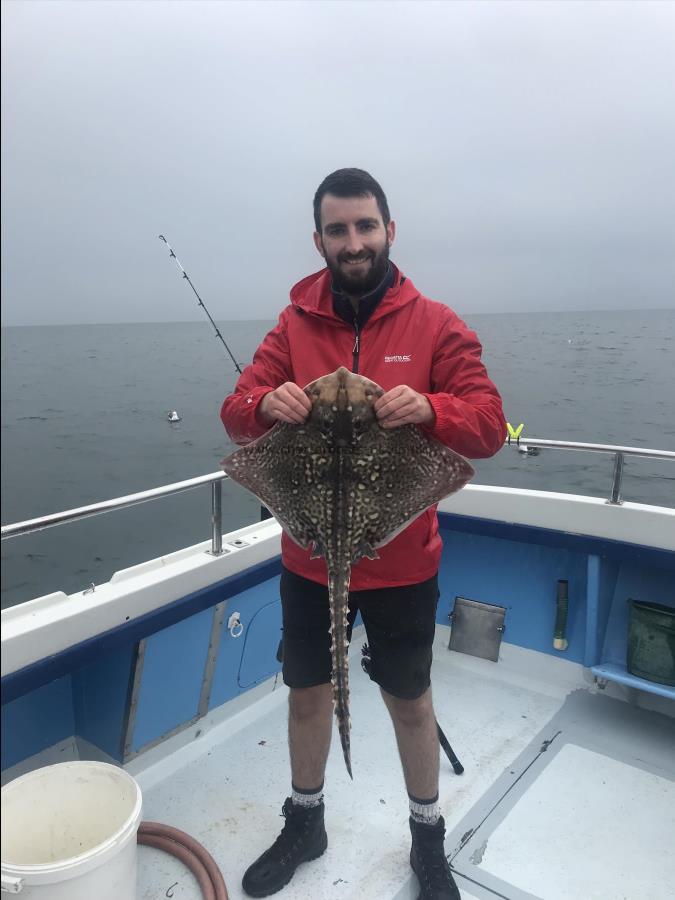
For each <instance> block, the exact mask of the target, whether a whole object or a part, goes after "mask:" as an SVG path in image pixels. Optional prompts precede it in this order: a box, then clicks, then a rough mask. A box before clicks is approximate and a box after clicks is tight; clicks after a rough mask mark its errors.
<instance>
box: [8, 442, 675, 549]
mask: <svg viewBox="0 0 675 900" xmlns="http://www.w3.org/2000/svg"><path fill="white" fill-rule="evenodd" d="M509 444H510V445H511V446H512V447H516V448H517V449H518V451H519V452H521V453H525V454H527V455H534V453H536V452H537V451H538V450H540V449H541V450H576V451H584V452H588V453H605V454H610V455H613V456H614V472H613V476H612V487H611V492H610V496H609V498H608V500H607V503H610V504H616V505H618V504H620V503H621V502H622V501H621V480H622V476H623V466H624V460H625V458H626V457H628V456H634V457H641V458H643V459H662V460H670V461H671V462H673V461H675V451H672V450H651V449H647V448H643V447H620V446H617V445H614V444H583V443H575V442H572V441H550V440H540V439H539V438H523V439H522V440H521V439H517V440H510V441H507V443H506V445H509ZM533 451H534V453H533ZM226 478H228V476H227V475H226V474H225V472H212V473H211V474H209V475H199V476H197V477H196V478H188V479H187V480H186V481H178V482H175V483H174V484H167V485H163V486H161V487H157V488H151V489H150V490H146V491H139V492H138V493H136V494H127V495H126V496H123V497H116V498H114V499H112V500H102V501H99V502H98V503H91V504H89V505H87V506H79V507H77V508H76V509H67V510H64V511H63V512H58V513H52V514H50V515H47V516H40V517H38V518H36V519H27V520H26V521H24V522H15V523H14V524H12V525H3V526H2V540H3V541H4V540H7V539H8V538H13V537H18V536H19V535H23V534H31V533H32V532H35V531H42V530H44V529H45V528H54V527H55V526H57V525H63V524H65V523H66V522H75V521H77V520H78V519H86V518H88V517H90V516H99V515H102V514H103V513H108V512H112V511H114V510H117V509H126V508H127V507H130V506H137V505H138V504H140V503H148V502H149V501H151V500H158V499H160V498H161V497H169V496H171V495H173V494H180V493H182V492H183V491H191V490H194V489H195V488H198V487H202V486H203V485H206V484H210V485H211V551H210V552H211V553H212V554H213V555H214V556H220V555H221V554H222V552H223V536H222V483H223V481H224V480H225V479H226Z"/></svg>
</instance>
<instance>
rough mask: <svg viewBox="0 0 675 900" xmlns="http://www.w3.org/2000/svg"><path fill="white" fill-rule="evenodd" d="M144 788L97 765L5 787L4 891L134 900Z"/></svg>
mask: <svg viewBox="0 0 675 900" xmlns="http://www.w3.org/2000/svg"><path fill="white" fill-rule="evenodd" d="M141 807H142V797H141V789H140V787H139V786H138V784H137V783H136V782H135V781H134V779H133V778H132V777H131V776H130V775H128V774H127V773H126V772H125V771H124V769H121V768H119V767H118V766H111V765H109V764H108V763H100V762H65V763H58V764H57V765H55V766H45V767H44V768H42V769H36V770H35V771H34V772H29V773H28V774H27V775H22V776H21V777H20V778H16V779H15V780H14V781H10V782H9V784H6V785H5V786H4V787H3V788H2V851H1V853H0V856H1V861H2V890H3V892H4V891H7V892H9V893H16V894H20V895H21V898H22V900H29V898H30V900H134V898H135V897H136V832H137V831H138V826H139V825H140V822H141Z"/></svg>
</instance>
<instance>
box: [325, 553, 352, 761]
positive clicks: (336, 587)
mask: <svg viewBox="0 0 675 900" xmlns="http://www.w3.org/2000/svg"><path fill="white" fill-rule="evenodd" d="M350 575H351V571H350V568H349V567H347V568H343V569H341V570H337V571H335V570H333V571H331V570H329V572H328V602H329V605H330V631H331V638H332V640H331V658H332V662H333V671H332V674H331V684H332V685H333V707H334V710H335V718H336V719H337V726H338V732H339V734H340V743H341V744H342V753H343V755H344V758H345V765H346V766H347V771H348V772H349V777H350V778H353V775H352V758H351V751H350V745H349V731H350V722H349V668H348V656H347V650H348V646H349V642H348V640H347V627H348V623H347V613H348V610H349V579H350Z"/></svg>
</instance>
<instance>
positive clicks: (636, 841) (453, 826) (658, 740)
mask: <svg viewBox="0 0 675 900" xmlns="http://www.w3.org/2000/svg"><path fill="white" fill-rule="evenodd" d="M446 642H447V629H443V628H439V629H438V633H437V641H436V647H435V659H434V668H433V674H432V682H433V690H434V705H435V708H436V714H437V718H438V721H439V722H440V724H441V727H442V728H443V730H444V731H445V733H446V735H447V736H448V739H449V740H450V743H451V744H452V746H453V748H454V750H455V752H456V753H457V755H458V756H459V758H460V760H461V762H462V764H463V765H464V767H465V772H464V774H463V775H461V776H457V775H455V774H454V772H453V771H452V768H451V766H450V764H449V763H448V761H447V759H446V758H445V756H442V758H441V782H440V799H441V808H442V812H443V815H444V816H445V819H446V828H447V839H446V851H447V853H448V856H449V857H450V860H451V864H452V866H453V868H454V869H455V870H456V874H457V882H458V884H459V886H460V890H461V892H462V897H463V898H464V900H472V898H474V900H486V898H495V897H501V898H509V900H524V898H532V897H539V898H544V900H580V898H583V900H623V898H628V900H667V898H668V900H670V897H672V893H671V891H672V885H673V883H675V854H673V853H672V846H671V843H670V842H671V840H672V835H673V834H675V719H673V718H670V717H668V716H664V715H662V714H660V713H655V712H648V711H646V710H644V709H640V708H637V707H635V706H632V705H629V704H628V703H625V702H622V701H620V700H615V699H611V698H610V697H606V696H603V695H602V694H594V693H591V692H589V691H588V690H587V689H585V688H582V687H581V685H582V684H583V681H582V680H581V677H580V670H579V669H578V667H575V666H568V667H566V666H564V665H562V664H560V663H558V661H557V660H552V659H551V660H550V661H549V659H548V658H546V657H544V656H543V655H542V654H535V653H530V652H529V651H522V650H519V649H518V648H510V647H509V646H508V645H503V647H502V654H503V659H502V660H501V661H500V663H498V664H495V663H490V662H486V661H484V660H478V659H474V658H472V657H466V656H462V655H460V654H456V653H449V652H448V651H447V650H446V649H445V643H446ZM359 646H360V642H359V640H358V638H357V636H356V635H355V640H354V642H353V647H352V653H351V668H350V674H351V693H352V697H351V712H352V763H353V770H354V781H353V782H352V781H350V780H349V777H348V775H347V773H346V771H345V768H344V763H343V760H342V753H341V750H340V747H339V742H338V741H337V736H336V735H335V734H334V742H333V747H332V749H331V755H330V759H329V762H328V770H327V776H326V786H325V801H326V828H327V831H328V850H327V851H326V853H325V854H324V855H323V856H322V857H321V858H320V859H318V860H316V861H314V862H312V863H308V864H305V865H303V866H302V867H300V869H299V870H298V871H297V873H296V875H295V877H294V879H293V881H292V882H291V884H290V885H288V886H287V887H286V888H285V889H284V890H282V891H280V892H279V893H278V894H276V895H275V896H277V897H279V898H280V900H284V898H287V900H290V898H303V900H307V898H312V900H414V898H417V896H418V889H417V882H416V879H415V877H414V875H412V873H411V870H410V867H409V863H408V854H409V850H410V834H409V829H408V804H407V797H406V792H405V787H404V783H403V777H402V774H401V767H400V763H399V759H398V754H397V751H396V746H395V739H394V734H393V729H392V726H391V723H390V721H389V718H388V714H387V712H386V709H385V707H384V704H383V703H382V700H381V698H380V695H379V690H378V689H377V687H376V686H375V685H374V684H373V683H372V682H371V681H370V680H369V679H368V678H367V676H365V675H364V674H363V672H362V671H361V668H360V665H359V659H358V657H359V653H358V647H359ZM540 663H543V668H540ZM264 692H265V693H264V696H263V697H262V699H260V700H258V701H257V703H256V704H255V705H254V706H251V707H248V708H247V709H246V710H243V711H241V712H239V713H237V714H236V715H234V717H233V718H231V719H227V720H224V721H221V722H220V723H219V724H217V725H215V726H214V727H213V728H212V729H211V730H207V729H204V728H203V726H202V732H203V733H202V735H201V736H200V737H199V738H198V739H196V740H193V741H191V742H190V743H189V744H187V745H185V746H183V747H182V748H181V749H178V750H175V751H174V752H172V753H171V755H168V756H164V757H163V758H162V757H161V755H160V754H161V753H163V752H164V751H160V750H157V751H150V753H149V754H145V755H144V757H140V758H139V759H138V760H136V761H135V762H134V763H132V764H131V765H130V766H129V769H130V771H132V773H133V774H134V775H135V776H136V777H137V778H138V780H139V782H140V783H141V786H142V788H143V794H144V818H145V819H151V820H155V821H159V822H164V823H166V824H171V825H175V826H177V827H179V828H181V829H183V830H185V831H187V832H188V833H190V834H191V835H193V836H194V837H195V838H197V840H199V841H200V842H201V843H203V844H204V845H205V846H206V847H207V849H208V850H209V851H210V852H211V853H212V855H213V856H214V857H215V858H216V860H217V862H218V864H219V865H220V868H221V870H222V872H223V874H224V877H225V880H226V882H227V886H228V891H229V894H230V897H231V898H233V900H239V898H243V897H244V896H245V895H244V893H243V891H242V889H241V877H242V874H243V872H244V870H245V869H246V867H247V866H248V865H249V864H250V863H251V862H252V861H253V860H254V859H255V858H256V857H257V856H258V855H259V854H260V853H261V852H262V851H263V850H265V849H266V848H267V847H268V846H269V845H270V844H271V843H272V841H273V840H274V838H275V837H276V835H277V834H278V832H279V830H280V828H281V826H282V824H283V819H282V818H280V812H281V805H282V803H283V801H284V799H285V797H286V796H288V794H289V792H290V774H289V766H288V751H287V743H286V729H287V707H286V696H287V694H286V690H285V688H284V687H283V686H282V685H281V684H279V685H277V687H276V689H275V690H274V691H272V690H271V685H270V686H269V689H268V688H265V689H264ZM194 730H195V729H193V731H194ZM165 896H167V897H172V898H174V900H199V898H200V893H199V889H198V887H197V884H196V882H195V881H194V879H193V877H192V875H191V874H190V873H189V872H187V871H186V870H185V869H184V868H183V866H182V865H181V864H180V863H178V862H177V861H175V860H174V859H173V858H171V857H168V856H166V855H164V854H162V853H160V852H159V851H157V850H153V849H151V848H148V847H140V848H139V890H138V900H160V898H163V897H165Z"/></svg>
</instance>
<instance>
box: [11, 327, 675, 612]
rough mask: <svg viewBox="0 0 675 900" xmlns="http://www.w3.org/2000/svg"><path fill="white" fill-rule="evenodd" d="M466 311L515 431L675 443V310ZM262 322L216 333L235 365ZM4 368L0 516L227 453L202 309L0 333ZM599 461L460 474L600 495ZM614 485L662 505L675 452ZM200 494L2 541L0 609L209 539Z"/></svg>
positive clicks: (84, 496) (203, 463)
mask: <svg viewBox="0 0 675 900" xmlns="http://www.w3.org/2000/svg"><path fill="white" fill-rule="evenodd" d="M464 318H465V321H466V322H467V323H468V324H469V325H470V326H471V327H472V328H474V329H475V330H476V332H477V334H478V336H479V338H480V340H481V343H482V344H483V348H484V352H483V360H484V362H485V364H486V366H487V368H488V371H489V373H490V375H491V377H492V379H493V380H494V382H495V383H496V384H497V386H498V387H499V389H500V391H501V393H502V397H503V399H504V409H505V412H506V416H507V419H508V420H509V421H510V422H511V423H512V424H513V425H514V426H516V425H518V424H519V423H520V422H524V423H525V428H524V435H525V437H527V435H529V436H530V437H538V438H548V439H558V440H569V441H588V442H592V443H616V444H624V445H631V446H637V447H651V448H657V449H668V450H675V375H674V372H675V310H642V311H638V310H634V311H621V312H564V313H517V314H490V315H488V314H485V315H466V316H464ZM273 324H274V323H273V322H269V321H268V322H265V321H256V322H227V323H225V322H224V323H220V325H219V327H220V329H221V332H222V333H223V335H224V336H225V339H226V341H227V343H228V345H229V346H230V348H231V349H232V352H233V353H234V355H235V358H236V359H237V360H238V361H239V362H240V364H241V365H242V367H243V365H244V364H246V363H247V362H249V361H250V359H251V358H252V355H253V353H254V351H255V348H256V346H257V345H258V344H259V342H260V341H261V339H262V338H263V336H264V334H265V333H266V332H267V331H268V330H269V329H270V328H271V327H272V326H273ZM412 340H413V342H414V337H413V338H412ZM410 351H411V352H414V343H413V344H411V347H410ZM2 376H3V377H2V450H3V452H2V522H3V524H8V523H12V522H17V521H22V520H25V519H29V518H32V517H35V516H41V515H46V514H48V513H54V512H58V511H61V510H64V509H70V508H73V507H77V506H81V505H85V504H88V503H93V502H95V501H98V500H106V499H109V498H112V497H118V496H121V495H124V494H129V493H133V492H135V491H140V490H144V489H148V488H152V487H157V486H159V485H164V484H170V483H172V482H176V481H182V480H184V479H187V478H192V477H194V476H196V475H202V474H205V473H208V472H215V471H217V470H218V468H219V462H220V460H221V459H222V457H223V456H225V455H226V454H227V453H229V452H231V451H232V449H233V445H232V444H231V442H230V440H229V438H228V437H227V434H226V433H225V430H224V429H223V426H222V424H221V422H220V419H219V411H220V406H221V403H222V401H223V398H224V397H225V396H226V395H227V394H228V393H229V392H230V391H231V390H232V388H233V387H234V384H235V381H236V378H237V372H236V370H235V368H234V366H233V365H232V362H231V360H230V358H229V357H228V355H227V353H226V352H225V350H224V348H223V346H222V344H221V343H220V341H218V340H217V339H216V337H215V335H214V333H213V330H212V328H211V326H210V324H209V323H208V321H206V320H204V321H199V322H184V323H155V324H129V325H79V326H44V327H21V328H5V329H3V330H2ZM174 409H175V410H177V412H178V414H179V415H180V417H181V421H180V422H178V423H172V422H169V421H168V414H169V412H170V411H171V410H174ZM612 466H613V460H612V458H611V457H609V456H600V455H596V454H582V453H571V452H567V453H564V452H560V451H542V452H541V454H540V455H539V456H536V457H528V456H524V455H522V454H519V453H518V452H517V451H516V450H515V449H513V448H508V447H506V448H504V449H503V450H502V451H500V453H499V454H498V455H497V456H496V457H494V458H493V459H490V460H479V461H477V462H476V463H475V467H476V469H477V475H476V478H475V480H474V483H476V484H501V485H508V486H513V487H527V488H533V489H541V490H544V489H545V490H560V491H568V492H574V493H581V494H589V495H595V496H602V497H607V496H608V495H609V490H610V486H611V478H612ZM622 494H623V497H624V498H625V499H627V500H634V501H639V502H643V503H653V504H659V505H666V506H675V463H668V462H660V461H653V460H637V459H628V460H627V461H626V465H625V469H624V482H623V490H622ZM210 504H211V499H210V490H209V488H208V487H203V488H199V489H196V490H194V491H191V492H188V493H185V494H181V495H178V496H175V497H170V498H166V499H162V500H158V501H155V502H153V503H147V504H143V505H141V506H138V507H134V508H132V509H127V510H120V511H118V512H114V513H109V514H107V515H105V516H98V517H95V518H90V519H86V520H84V521H80V522H75V523H71V524H67V525H62V526H60V527H58V528H56V529H49V530H46V531H43V532H40V533H37V534H33V535H28V536H24V537H17V538H13V539H11V540H7V541H3V544H2V560H3V567H2V591H3V599H2V605H3V607H5V606H10V605H13V604H15V603H18V602H22V601H24V600H29V599H32V598H33V597H37V596H41V595H42V594H45V593H50V592H52V591H57V590H63V591H65V592H66V593H71V592H74V591H78V590H83V589H84V588H86V587H88V585H89V584H90V583H91V582H94V583H97V584H98V583H101V582H104V581H107V580H108V579H109V578H110V576H111V575H112V573H113V572H115V571H116V570H118V569H121V568H125V567H126V566H129V565H134V564H136V563H139V562H142V561H144V560H146V559H150V558H153V557H155V556H160V555H162V554H165V553H168V552H171V551H173V550H177V549H179V548H181V547H184V546H189V545H190V544H194V543H198V542H199V541H203V540H207V539H209V538H210V530H211V529H210V509H211V506H210ZM259 514H260V505H259V503H258V501H257V500H256V499H255V498H254V497H252V496H251V495H250V494H249V493H248V492H246V491H245V490H244V489H243V488H241V487H239V486H238V485H236V484H233V483H230V482H225V483H224V485H223V524H224V530H226V531H228V530H231V529H234V528H237V527H239V526H242V525H244V524H247V523H249V522H251V521H253V520H255V519H257V518H259Z"/></svg>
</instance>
